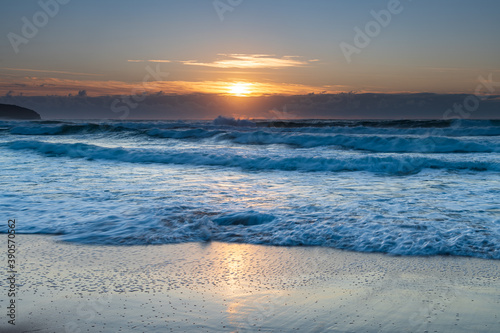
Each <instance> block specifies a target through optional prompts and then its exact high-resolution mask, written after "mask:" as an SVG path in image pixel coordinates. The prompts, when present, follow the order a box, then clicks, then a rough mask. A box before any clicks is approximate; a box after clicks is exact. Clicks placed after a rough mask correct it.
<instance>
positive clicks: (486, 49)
mask: <svg viewBox="0 0 500 333" xmlns="http://www.w3.org/2000/svg"><path fill="white" fill-rule="evenodd" d="M55 1H56V0H42V2H43V3H47V4H49V3H54V2H55ZM391 1H395V0H391ZM391 1H373V0H372V1H336V0H329V1H327V0H312V1H298V0H287V1H285V0H274V1H273V0H267V1H264V0H242V1H238V0H232V1H231V0H220V2H219V4H220V3H223V4H225V5H226V6H229V8H231V10H227V11H225V12H224V13H223V15H222V17H223V20H221V19H220V16H219V15H218V13H217V10H216V8H215V7H214V1H211V0H183V1H181V0H176V1H174V0H171V1H159V0H157V1H155V0H143V1H132V0H122V1H111V0H102V1H93V0H86V1H80V0H71V1H69V2H68V3H67V4H60V3H58V6H59V10H58V13H57V14H56V15H54V17H49V19H48V22H47V24H44V25H42V26H41V27H39V29H38V32H37V33H36V35H35V36H34V37H32V38H27V39H26V40H27V43H22V44H19V45H18V52H17V53H16V52H15V48H14V47H13V46H12V43H11V41H10V40H9V37H8V35H9V33H11V36H13V35H12V33H13V34H16V35H17V36H20V37H23V33H22V27H23V25H24V23H23V20H22V18H23V17H26V18H27V19H28V20H29V21H30V22H32V21H33V16H34V15H36V13H38V12H40V11H43V9H42V8H41V6H40V5H39V3H38V1H15V0H9V1H3V6H2V11H1V12H0V31H1V32H2V36H1V39H0V95H4V94H6V93H8V92H9V91H11V93H13V94H19V93H23V94H25V95H46V94H60V95H65V94H67V93H70V92H74V93H75V92H77V91H78V90H80V89H85V90H86V91H87V92H88V94H89V95H106V94H116V93H127V92H129V91H130V90H131V89H132V88H131V87H134V85H137V84H140V83H141V82H142V81H144V79H143V78H144V77H145V75H146V74H147V70H146V67H147V66H150V68H153V69H155V70H156V69H158V70H160V71H161V72H162V73H168V76H167V77H164V78H162V79H161V80H155V82H154V84H152V85H150V86H148V89H149V90H152V91H154V90H162V91H165V92H172V93H183V92H185V93H190V92H196V91H199V92H213V93H219V94H224V93H228V94H231V92H234V93H235V94H236V93H238V91H239V92H240V94H241V95H245V94H266V93H283V94H293V93H308V92H321V91H327V92H342V91H359V92H387V93H391V92H436V93H471V92H473V91H474V89H475V87H476V86H477V84H478V78H479V77H480V76H483V77H485V78H486V77H488V75H490V74H491V75H492V77H493V79H494V80H496V81H500V79H497V78H498V77H500V57H499V55H500V43H499V42H498V41H499V39H498V31H500V20H499V19H498V17H499V15H500V2H499V1H493V0H476V1H472V0H471V1H465V0H455V1H451V0H440V1H431V0H427V1H426V0H413V1H410V0H401V1H400V4H399V5H398V9H399V11H400V12H399V13H398V14H391V20H390V23H389V24H388V25H387V26H386V27H381V28H380V32H379V33H377V34H376V35H375V36H374V37H373V38H371V40H370V42H369V44H368V45H367V46H366V47H363V48H360V49H359V53H356V54H352V57H351V59H350V60H351V61H350V62H348V61H347V59H346V57H345V56H344V54H343V52H342V49H341V47H340V43H342V42H344V43H348V44H350V45H354V38H355V35H356V33H355V31H354V28H355V27H359V28H360V29H361V30H362V31H364V28H365V25H366V24H367V23H368V22H370V21H373V20H374V18H373V16H372V14H371V13H370V12H371V11H375V12H380V11H381V10H387V9H388V4H389V3H390V2H391ZM61 2H67V0H65V1H62V0H61ZM231 3H232V4H233V5H231ZM234 4H236V5H234ZM225 8H228V7H225ZM23 38H24V37H23ZM148 60H161V61H162V62H150V61H148ZM228 61H229V65H227V64H228ZM224 64H226V65H224ZM157 66H159V67H157ZM238 84H239V85H240V86H238V87H237V88H234V87H235V85H238Z"/></svg>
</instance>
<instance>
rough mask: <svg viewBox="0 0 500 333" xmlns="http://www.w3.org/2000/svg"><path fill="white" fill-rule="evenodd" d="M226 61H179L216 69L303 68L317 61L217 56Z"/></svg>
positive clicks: (294, 58) (293, 57)
mask: <svg viewBox="0 0 500 333" xmlns="http://www.w3.org/2000/svg"><path fill="white" fill-rule="evenodd" d="M219 55H220V56H222V57H225V58H226V59H221V60H216V61H214V62H208V63H207V62H197V61H196V60H185V61H181V62H182V63H183V64H184V65H189V66H204V67H216V68H284V67H303V66H307V65H309V64H310V63H311V62H313V61H317V59H314V60H310V61H307V60H306V61H304V60H299V59H298V58H299V57H298V56H284V57H281V58H278V57H275V56H274V55H268V54H219Z"/></svg>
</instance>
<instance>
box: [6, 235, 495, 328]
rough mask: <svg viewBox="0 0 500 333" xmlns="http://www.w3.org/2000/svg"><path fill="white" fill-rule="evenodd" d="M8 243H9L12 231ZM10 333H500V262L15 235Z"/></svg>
mask: <svg viewBox="0 0 500 333" xmlns="http://www.w3.org/2000/svg"><path fill="white" fill-rule="evenodd" d="M4 236H6V235H4ZM16 241H17V243H18V246H17V249H18V250H17V258H18V263H19V264H18V269H17V271H18V274H17V283H18V284H19V287H18V293H17V295H16V296H17V297H16V305H17V306H16V325H15V326H12V325H9V324H8V323H7V320H8V317H7V316H6V315H5V313H6V306H7V305H8V301H9V298H8V297H7V283H6V278H4V276H5V274H6V272H5V270H3V272H2V277H3V278H2V282H1V284H2V290H3V291H2V297H0V307H1V309H2V310H1V311H2V313H4V314H3V315H2V318H3V319H2V321H1V322H0V331H2V332H11V331H12V332H32V331H36V332H74V333H76V332H132V331H133V332H170V331H172V332H221V331H222V332H258V331H260V332H294V331H295V332H498V331H500V311H499V309H500V261H494V260H482V259H476V258H462V257H442V256H440V257H394V256H388V255H383V254H373V253H356V252H347V251H339V250H335V249H328V248H315V247H292V248H286V247H271V246H259V245H248V244H225V243H216V242H212V243H185V244H169V245H160V246H133V247H130V246H127V247H125V246H88V245H78V244H72V243H62V242H56V241H55V238H53V237H49V236H35V235H17V236H16Z"/></svg>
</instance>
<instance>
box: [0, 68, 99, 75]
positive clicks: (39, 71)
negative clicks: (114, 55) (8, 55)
mask: <svg viewBox="0 0 500 333" xmlns="http://www.w3.org/2000/svg"><path fill="white" fill-rule="evenodd" d="M0 69H5V70H9V71H20V72H34V73H51V74H67V75H84V76H102V74H92V73H78V72H67V71H54V70H48V69H32V68H9V67H0Z"/></svg>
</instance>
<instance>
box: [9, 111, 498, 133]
mask: <svg viewBox="0 0 500 333" xmlns="http://www.w3.org/2000/svg"><path fill="white" fill-rule="evenodd" d="M0 127H2V129H8V130H9V132H10V134H13V135H74V134H98V133H113V132H130V133H132V134H144V133H146V134H150V133H148V132H155V131H161V130H179V131H182V130H207V131H230V130H231V129H232V128H237V129H238V130H239V131H249V130H252V129H255V128H256V127H257V128H260V129H261V131H268V132H269V131H271V132H272V131H274V132H283V133H298V134H304V133H317V134H318V133H323V134H371V135H402V136H404V135H421V136H452V137H463V136H499V135H500V121H494V120H468V121H465V120H460V121H457V120H454V121H452V120H449V121H448V120H428V121H415V120H400V121H353V120H338V121H325V120H301V121H250V120H244V119H234V118H226V117H222V116H219V117H218V118H216V119H215V120H213V121H212V122H207V121H199V122H183V121H175V122H173V121H136V122H133V121H132V122H96V123H92V122H82V123H80V122H73V123H72V122H63V121H41V122H26V121H24V122H20V121H17V122H0ZM172 137H173V138H175V136H174V135H173V136H172ZM201 137H202V138H203V135H202V136H201ZM179 138H182V133H180V134H179ZM193 138H195V137H193Z"/></svg>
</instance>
